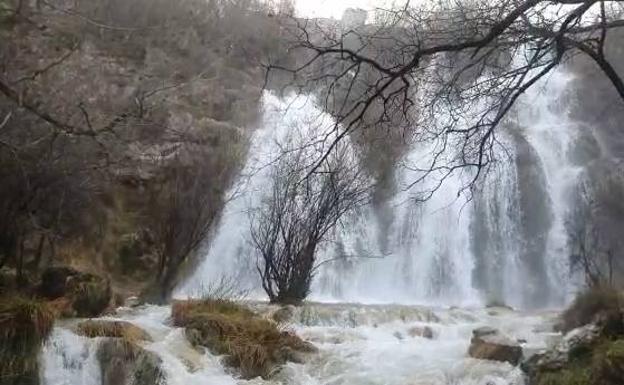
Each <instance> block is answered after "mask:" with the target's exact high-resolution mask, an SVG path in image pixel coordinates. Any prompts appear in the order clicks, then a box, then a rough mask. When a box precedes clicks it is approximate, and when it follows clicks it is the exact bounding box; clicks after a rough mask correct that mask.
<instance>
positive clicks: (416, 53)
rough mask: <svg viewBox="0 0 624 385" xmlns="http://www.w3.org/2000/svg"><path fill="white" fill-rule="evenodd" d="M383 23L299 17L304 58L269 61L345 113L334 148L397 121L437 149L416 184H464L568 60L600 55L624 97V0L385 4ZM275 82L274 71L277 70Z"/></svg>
mask: <svg viewBox="0 0 624 385" xmlns="http://www.w3.org/2000/svg"><path fill="white" fill-rule="evenodd" d="M375 19H376V20H377V22H378V24H372V25H364V26H359V27H354V28H350V29H346V30H345V29H344V27H343V26H341V25H332V24H331V23H330V22H328V21H324V22H319V21H318V20H293V22H292V25H291V29H292V31H293V36H294V38H293V44H292V50H293V52H296V53H297V57H299V58H300V60H299V61H298V63H297V65H294V66H283V65H269V66H268V72H267V73H268V74H269V75H270V74H272V73H274V72H275V71H278V72H286V73H289V74H291V75H292V80H293V81H292V82H291V83H290V85H291V86H295V87H298V88H299V90H300V91H304V92H309V91H310V90H320V91H319V92H320V94H321V97H320V98H319V99H320V100H321V101H322V102H323V105H324V107H325V109H326V110H328V111H329V112H331V113H332V114H333V115H334V116H335V118H336V125H335V127H334V131H335V135H333V136H332V139H331V141H330V142H331V143H330V145H328V146H327V148H328V151H326V152H325V154H324V155H323V156H321V157H319V160H318V162H317V165H320V164H322V162H323V161H324V159H325V158H326V157H327V156H329V153H330V151H331V149H332V148H333V146H335V145H336V144H337V143H338V142H340V141H341V140H343V139H344V138H346V137H347V136H351V135H352V133H354V132H357V131H361V130H366V129H369V128H370V127H371V126H376V127H378V126H382V125H384V124H386V123H387V122H392V125H391V126H392V127H393V130H395V131H399V132H402V133H403V135H404V138H405V140H406V141H408V142H410V143H414V142H418V143H426V144H427V148H429V149H430V154H429V155H430V156H428V157H427V159H426V160H424V161H422V162H421V163H419V164H416V165H412V167H413V168H414V169H415V170H417V171H420V174H419V175H420V176H419V177H416V180H414V181H413V183H414V185H415V184H417V183H419V182H421V181H422V180H423V179H424V178H426V177H429V176H435V177H436V179H437V181H438V182H439V183H437V184H434V185H433V188H429V187H428V189H429V191H425V192H424V193H425V198H426V197H427V196H428V195H429V194H430V193H431V192H432V191H435V190H436V189H437V188H439V186H440V185H441V184H442V182H443V181H444V179H445V178H446V177H448V176H449V175H451V174H453V173H455V172H464V171H465V172H466V173H467V175H469V176H470V178H465V180H466V181H465V185H464V187H463V188H462V191H464V190H469V189H470V187H471V186H472V185H473V184H474V183H475V182H476V181H477V180H478V178H479V177H480V176H482V175H483V174H484V173H485V171H487V170H488V167H489V165H490V164H492V162H493V161H494V160H495V159H496V151H495V149H496V148H497V146H498V145H499V142H498V140H497V137H496V132H497V128H498V127H499V126H500V123H501V122H502V121H503V120H504V119H505V117H506V116H507V115H508V114H509V112H510V111H511V110H512V108H513V106H514V105H515V103H516V102H517V100H518V98H519V97H520V96H521V95H522V94H524V93H525V92H526V91H527V90H528V89H529V88H531V87H534V86H535V85H536V84H538V82H539V81H540V79H543V78H545V77H546V76H547V75H548V74H549V73H551V72H552V71H553V70H555V69H556V68H557V67H558V66H559V65H560V64H561V63H563V62H564V61H565V60H567V59H570V58H572V57H574V56H575V55H584V56H586V57H588V58H590V59H591V60H592V61H593V63H594V64H595V65H596V66H597V68H599V69H600V70H601V71H602V73H603V74H604V76H606V77H607V78H608V79H609V81H610V82H611V84H612V85H613V87H614V88H615V90H617V92H618V94H619V96H620V97H622V98H624V82H623V81H622V79H621V77H620V76H619V74H618V73H617V72H616V70H615V69H614V68H613V66H612V65H611V63H610V62H609V60H608V58H607V56H606V54H605V50H604V45H605V41H606V40H607V38H608V36H609V32H610V31H612V30H613V29H616V28H622V27H624V20H622V19H621V2H620V1H617V0H616V1H595V0H522V1H502V0H496V1H481V0H448V1H447V0H442V1H440V2H425V3H424V5H419V6H413V5H411V4H410V2H409V1H408V2H406V4H405V6H404V7H401V8H395V9H390V10H378V15H377V17H376V18H375ZM267 79H270V77H267Z"/></svg>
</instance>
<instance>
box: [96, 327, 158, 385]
mask: <svg viewBox="0 0 624 385" xmlns="http://www.w3.org/2000/svg"><path fill="white" fill-rule="evenodd" d="M97 359H98V361H99V362H100V371H101V376H102V385H130V384H132V385H160V384H165V373H164V372H163V370H162V368H161V364H162V360H161V359H160V357H158V356H157V355H156V354H155V353H153V352H149V351H147V350H145V349H143V348H141V347H140V346H138V345H136V344H135V343H133V342H130V341H126V340H124V339H121V338H106V339H105V340H103V341H102V342H101V343H100V345H99V346H98V350H97Z"/></svg>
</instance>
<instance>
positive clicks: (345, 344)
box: [42, 303, 558, 385]
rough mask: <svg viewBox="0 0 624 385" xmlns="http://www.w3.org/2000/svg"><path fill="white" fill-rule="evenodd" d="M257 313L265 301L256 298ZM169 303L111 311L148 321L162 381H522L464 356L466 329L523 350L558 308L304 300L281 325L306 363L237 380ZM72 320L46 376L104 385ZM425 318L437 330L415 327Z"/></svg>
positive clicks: (55, 338)
mask: <svg viewBox="0 0 624 385" xmlns="http://www.w3.org/2000/svg"><path fill="white" fill-rule="evenodd" d="M251 306H252V307H254V308H255V309H256V310H257V311H259V312H261V313H262V312H268V311H269V310H270V308H271V306H269V305H267V304H264V303H252V304H251ZM169 312H170V308H169V307H168V306H161V307H159V306H151V305H148V306H143V307H140V308H137V309H126V308H121V309H119V311H118V315H117V316H115V317H105V319H120V320H125V321H129V322H132V323H134V324H135V325H137V326H140V327H141V328H143V329H144V330H146V331H147V332H148V333H149V334H150V335H151V337H152V338H153V340H154V341H153V342H150V343H145V344H144V348H145V349H147V350H149V351H152V352H154V353H156V354H157V355H158V356H159V357H160V358H161V359H162V367H163V369H164V372H165V375H166V384H168V385H196V384H197V385H206V384H213V385H231V384H232V385H233V384H241V385H243V384H249V385H252V384H254V385H261V384H266V385H269V384H284V385H316V384H332V385H341V384H344V385H362V384H366V385H376V384H379V385H381V384H385V385H395V384H396V385H522V384H524V379H523V376H522V373H521V371H520V369H519V368H518V367H513V366H511V365H509V364H507V363H497V362H492V361H483V360H476V359H472V358H469V357H467V353H466V352H467V349H468V346H469V341H470V337H471V333H472V330H473V329H475V328H477V327H479V326H484V325H490V326H493V327H496V328H499V329H500V330H501V331H503V332H504V333H506V334H508V335H510V336H512V337H513V338H516V339H518V340H521V341H526V342H524V343H523V348H524V352H525V355H526V354H530V353H531V352H534V351H537V350H539V349H542V348H545V347H547V346H550V345H551V344H552V343H554V341H555V340H556V339H557V338H558V335H557V334H555V333H552V332H549V330H551V326H552V322H553V316H554V313H550V312H539V313H538V312H536V313H526V312H525V313H520V312H515V311H511V310H508V309H505V308H490V309H478V308H473V309H471V308H430V307H423V306H405V305H361V304H318V303H310V304H306V305H305V306H303V307H301V308H298V309H297V310H296V311H295V314H294V317H293V320H292V322H291V323H290V324H289V325H288V326H287V327H288V328H290V329H291V330H293V331H295V332H296V333H298V334H299V335H300V336H301V337H303V338H305V339H307V340H309V341H311V342H313V343H314V344H315V345H316V346H317V347H318V348H319V349H320V351H319V353H318V354H315V355H314V356H313V357H311V358H310V359H309V360H308V361H307V362H305V363H304V364H295V363H289V364H288V365H286V366H285V367H283V368H282V370H281V371H280V372H279V373H276V374H275V376H274V378H273V379H272V380H271V381H265V380H262V379H260V378H256V379H253V380H241V379H238V378H236V375H235V374H234V373H231V372H229V371H228V370H227V369H226V368H224V367H223V366H222V365H221V363H220V358H219V357H217V356H214V355H212V354H210V353H208V352H198V351H196V350H194V349H193V348H192V347H191V346H190V345H189V343H188V342H187V341H186V339H185V337H184V334H183V333H184V332H183V330H182V329H179V328H174V327H171V326H170V325H169V322H168V317H169ZM75 322H77V321H76V320H72V321H68V322H67V323H65V324H60V325H58V326H57V327H56V328H55V330H54V333H53V335H52V337H51V339H50V341H49V342H48V343H47V344H46V345H45V347H44V349H43V353H42V364H43V368H42V384H44V385H78V384H80V385H100V384H101V382H100V381H101V374H100V366H99V363H98V361H97V358H96V357H95V351H96V347H97V344H98V343H99V339H98V338H96V339H89V338H85V337H80V336H77V335H75V334H73V332H72V331H71V326H72V324H73V323H75ZM423 326H428V327H430V328H431V329H432V330H433V335H434V338H433V339H427V338H423V337H418V336H412V334H410V329H412V328H414V327H423Z"/></svg>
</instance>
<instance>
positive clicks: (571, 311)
mask: <svg viewBox="0 0 624 385" xmlns="http://www.w3.org/2000/svg"><path fill="white" fill-rule="evenodd" d="M623 308H624V297H623V296H622V294H621V293H620V292H619V291H618V290H616V289H614V288H612V287H608V286H600V287H594V288H590V289H589V290H587V291H584V292H582V293H580V294H579V295H578V296H577V297H576V298H575V299H574V302H573V303H572V305H571V306H570V307H569V308H568V309H566V310H565V311H564V312H563V314H562V315H561V323H560V325H559V329H560V330H561V331H562V332H564V333H566V332H568V331H570V330H572V329H575V328H578V327H580V326H583V325H587V324H590V323H592V322H597V321H598V322H600V323H602V325H600V326H601V327H602V328H603V330H604V332H605V333H608V334H611V335H618V334H623V333H624V322H623V319H622V315H623V313H622V309H623Z"/></svg>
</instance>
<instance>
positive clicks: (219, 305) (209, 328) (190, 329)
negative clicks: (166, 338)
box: [172, 299, 316, 378]
mask: <svg viewBox="0 0 624 385" xmlns="http://www.w3.org/2000/svg"><path fill="white" fill-rule="evenodd" d="M172 319H173V323H174V325H175V326H180V327H185V328H186V335H187V338H188V339H189V340H190V341H191V343H193V344H195V345H201V346H205V347H206V348H208V349H209V350H210V351H211V352H213V353H214V354H219V355H224V356H225V357H226V358H225V363H226V364H227V365H229V366H231V367H235V368H237V369H238V370H239V371H240V374H241V375H242V377H244V378H253V377H258V376H260V377H263V378H268V377H269V376H270V375H271V373H272V372H273V371H274V370H275V369H276V368H277V367H279V366H280V365H282V364H284V363H286V362H287V361H299V360H300V359H301V353H309V352H313V351H315V350H316V349H315V348H314V346H313V345H311V344H310V343H307V342H305V341H303V340H302V339H300V338H299V337H298V336H296V335H295V334H293V333H291V332H288V331H284V330H280V329H279V328H278V326H277V325H276V324H275V323H273V322H271V321H269V320H266V319H264V318H262V317H260V316H258V315H256V314H255V313H254V312H252V311H251V310H249V309H248V308H246V307H244V306H241V305H239V304H237V303H235V302H232V301H228V300H223V299H218V300H212V299H210V300H194V301H179V302H175V303H174V304H173V307H172Z"/></svg>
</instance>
